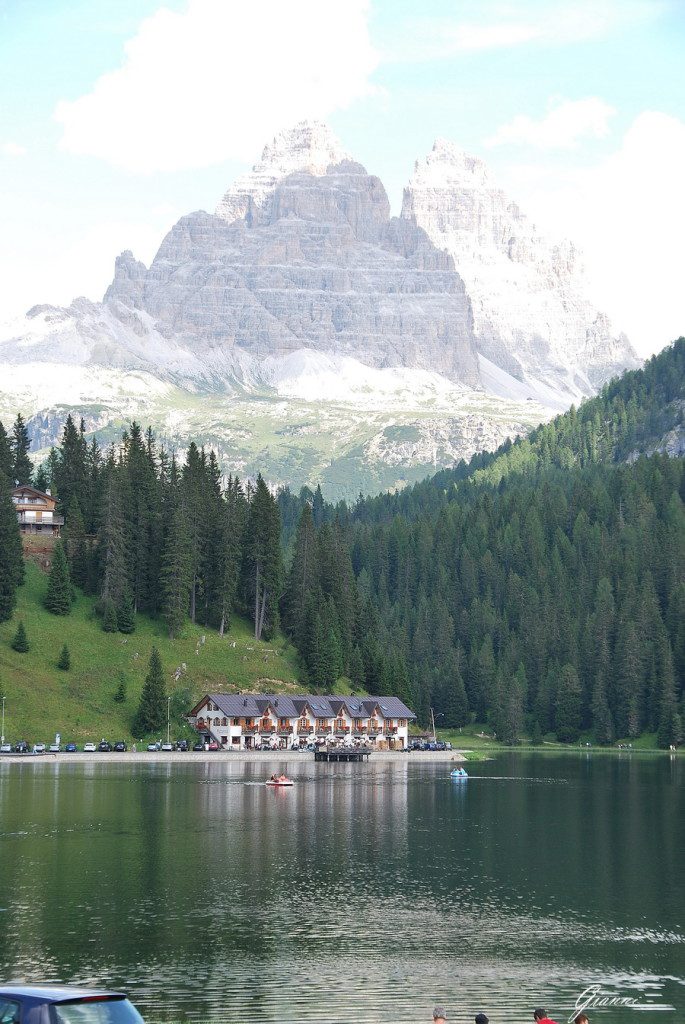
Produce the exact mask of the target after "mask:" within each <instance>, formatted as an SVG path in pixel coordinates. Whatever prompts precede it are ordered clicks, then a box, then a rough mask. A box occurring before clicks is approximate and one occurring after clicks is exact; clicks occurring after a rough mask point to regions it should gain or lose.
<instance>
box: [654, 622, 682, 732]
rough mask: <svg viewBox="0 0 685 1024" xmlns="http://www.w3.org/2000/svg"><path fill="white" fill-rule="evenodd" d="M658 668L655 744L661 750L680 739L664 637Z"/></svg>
mask: <svg viewBox="0 0 685 1024" xmlns="http://www.w3.org/2000/svg"><path fill="white" fill-rule="evenodd" d="M657 663H658V667H659V682H660V699H659V726H658V729H657V743H658V744H659V746H660V747H662V748H663V749H668V748H669V747H670V746H677V745H678V744H679V743H680V741H681V739H682V723H681V720H680V715H679V714H678V704H677V701H676V697H675V682H674V676H673V658H672V655H671V647H670V644H669V642H668V639H667V638H666V637H661V638H660V641H659V645H658V662H657Z"/></svg>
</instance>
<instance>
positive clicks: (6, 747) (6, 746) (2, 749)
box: [0, 743, 12, 754]
mask: <svg viewBox="0 0 685 1024" xmlns="http://www.w3.org/2000/svg"><path fill="white" fill-rule="evenodd" d="M11 753H12V744H11V743H3V744H2V746H0V754H11Z"/></svg>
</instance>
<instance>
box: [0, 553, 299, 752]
mask: <svg viewBox="0 0 685 1024" xmlns="http://www.w3.org/2000/svg"><path fill="white" fill-rule="evenodd" d="M46 585H47V577H46V576H45V575H44V574H43V573H42V572H41V571H40V569H39V568H38V567H37V566H36V565H35V564H34V563H32V562H27V565H26V583H25V585H24V586H23V587H21V588H20V590H19V603H18V608H17V610H16V612H15V614H14V617H13V618H12V621H11V622H4V623H2V625H0V694H4V695H5V696H6V698H7V701H6V712H5V714H6V717H5V736H6V737H7V738H8V739H9V740H10V741H11V742H16V740H18V739H23V738H25V739H27V740H29V741H38V740H40V741H43V742H48V741H50V740H52V739H53V738H54V734H55V732H56V731H59V732H60V733H61V734H62V739H63V741H64V742H66V741H67V740H70V739H72V738H73V739H74V740H75V741H76V742H79V741H81V742H82V741H84V740H86V739H92V740H99V739H100V738H101V737H102V736H106V737H107V738H108V739H110V740H114V739H118V738H123V739H130V738H131V728H130V723H131V720H132V717H133V715H134V714H135V711H136V708H137V706H138V698H139V696H140V691H141V688H142V685H143V679H144V677H145V673H146V671H147V662H148V658H149V656H150V650H151V648H152V646H153V644H156V645H157V647H158V648H159V651H160V655H161V658H162V664H163V666H164V670H165V675H166V678H167V687H168V692H169V693H172V692H174V691H177V690H184V689H186V690H190V691H191V694H192V697H193V698H196V697H200V696H202V694H203V693H206V692H207V691H210V690H228V691H230V690H231V689H233V688H239V689H261V690H274V691H276V692H279V691H284V690H286V691H287V690H297V689H300V687H299V686H295V682H296V680H297V678H298V663H297V654H296V652H295V650H294V649H293V648H292V647H291V646H290V645H287V644H286V641H285V640H284V638H283V637H282V636H279V637H277V638H276V641H275V642H274V643H257V642H256V641H255V640H254V637H253V636H252V635H251V633H250V626H249V623H247V622H246V621H244V620H240V619H236V620H235V621H234V623H233V625H232V627H231V630H230V632H229V633H227V634H226V635H225V636H224V637H223V638H221V637H219V635H218V633H216V632H214V631H212V630H209V629H206V628H203V627H196V626H192V625H191V624H190V623H188V624H187V626H186V628H185V630H184V634H183V637H181V638H179V639H177V640H169V638H168V637H167V635H166V632H165V630H164V624H163V623H162V622H155V621H152V620H150V619H147V618H145V617H143V616H138V623H137V627H136V632H135V633H134V634H133V635H132V636H129V637H128V638H125V637H124V636H122V634H121V633H103V632H102V630H101V628H100V622H99V620H98V619H97V618H95V617H94V613H93V603H94V602H93V600H92V598H89V597H84V596H83V595H79V597H78V598H77V600H76V602H75V604H74V606H73V609H72V613H71V615H70V616H67V617H64V618H62V617H58V616H55V615H50V614H49V612H47V611H46V610H45V609H44V608H43V604H42V601H43V595H44V593H45V588H46ZM19 619H23V621H24V625H25V626H26V630H27V633H28V637H29V643H30V644H31V650H30V651H29V653H28V654H17V653H16V652H15V651H13V650H12V648H11V647H10V643H11V640H12V638H13V636H14V633H15V630H16V628H17V623H18V621H19ZM203 634H204V635H205V636H206V642H205V644H204V645H202V644H200V646H199V647H198V641H199V640H200V638H201V637H202V635H203ZM234 641H235V644H236V646H235V648H233V647H232V646H231V644H232V643H233V642H234ZM63 643H66V644H67V645H68V647H69V650H70V653H71V665H72V667H71V670H70V671H68V672H61V671H60V670H59V669H57V667H56V662H57V659H58V657H59V653H60V650H61V647H62V644H63ZM196 650H199V654H197V653H196ZM136 653H137V654H138V657H137V658H136V657H135V655H136ZM183 662H185V663H186V665H187V672H186V673H185V674H184V675H183V676H182V677H181V679H180V680H179V681H178V682H176V681H175V680H174V671H175V669H176V668H177V667H178V666H180V665H181V664H182V663H183ZM122 673H123V675H124V677H125V680H126V689H127V699H126V702H125V703H123V704H118V703H116V702H115V701H114V700H113V697H114V694H115V692H116V689H117V686H118V683H119V680H120V678H121V674H122ZM179 728H180V723H179V722H177V723H176V728H175V729H174V727H173V725H172V731H173V732H175V733H178V732H179Z"/></svg>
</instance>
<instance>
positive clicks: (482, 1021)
mask: <svg viewBox="0 0 685 1024" xmlns="http://www.w3.org/2000/svg"><path fill="white" fill-rule="evenodd" d="M476 1024H490V1021H489V1019H488V1018H487V1017H486V1016H485V1014H484V1013H477V1014H476Z"/></svg>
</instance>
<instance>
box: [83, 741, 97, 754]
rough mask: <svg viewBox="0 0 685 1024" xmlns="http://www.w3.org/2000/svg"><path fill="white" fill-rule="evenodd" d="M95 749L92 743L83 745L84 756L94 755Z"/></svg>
mask: <svg viewBox="0 0 685 1024" xmlns="http://www.w3.org/2000/svg"><path fill="white" fill-rule="evenodd" d="M96 749H97V748H96V746H95V744H94V743H84V744H83V753H84V754H94V753H95V751H96Z"/></svg>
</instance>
